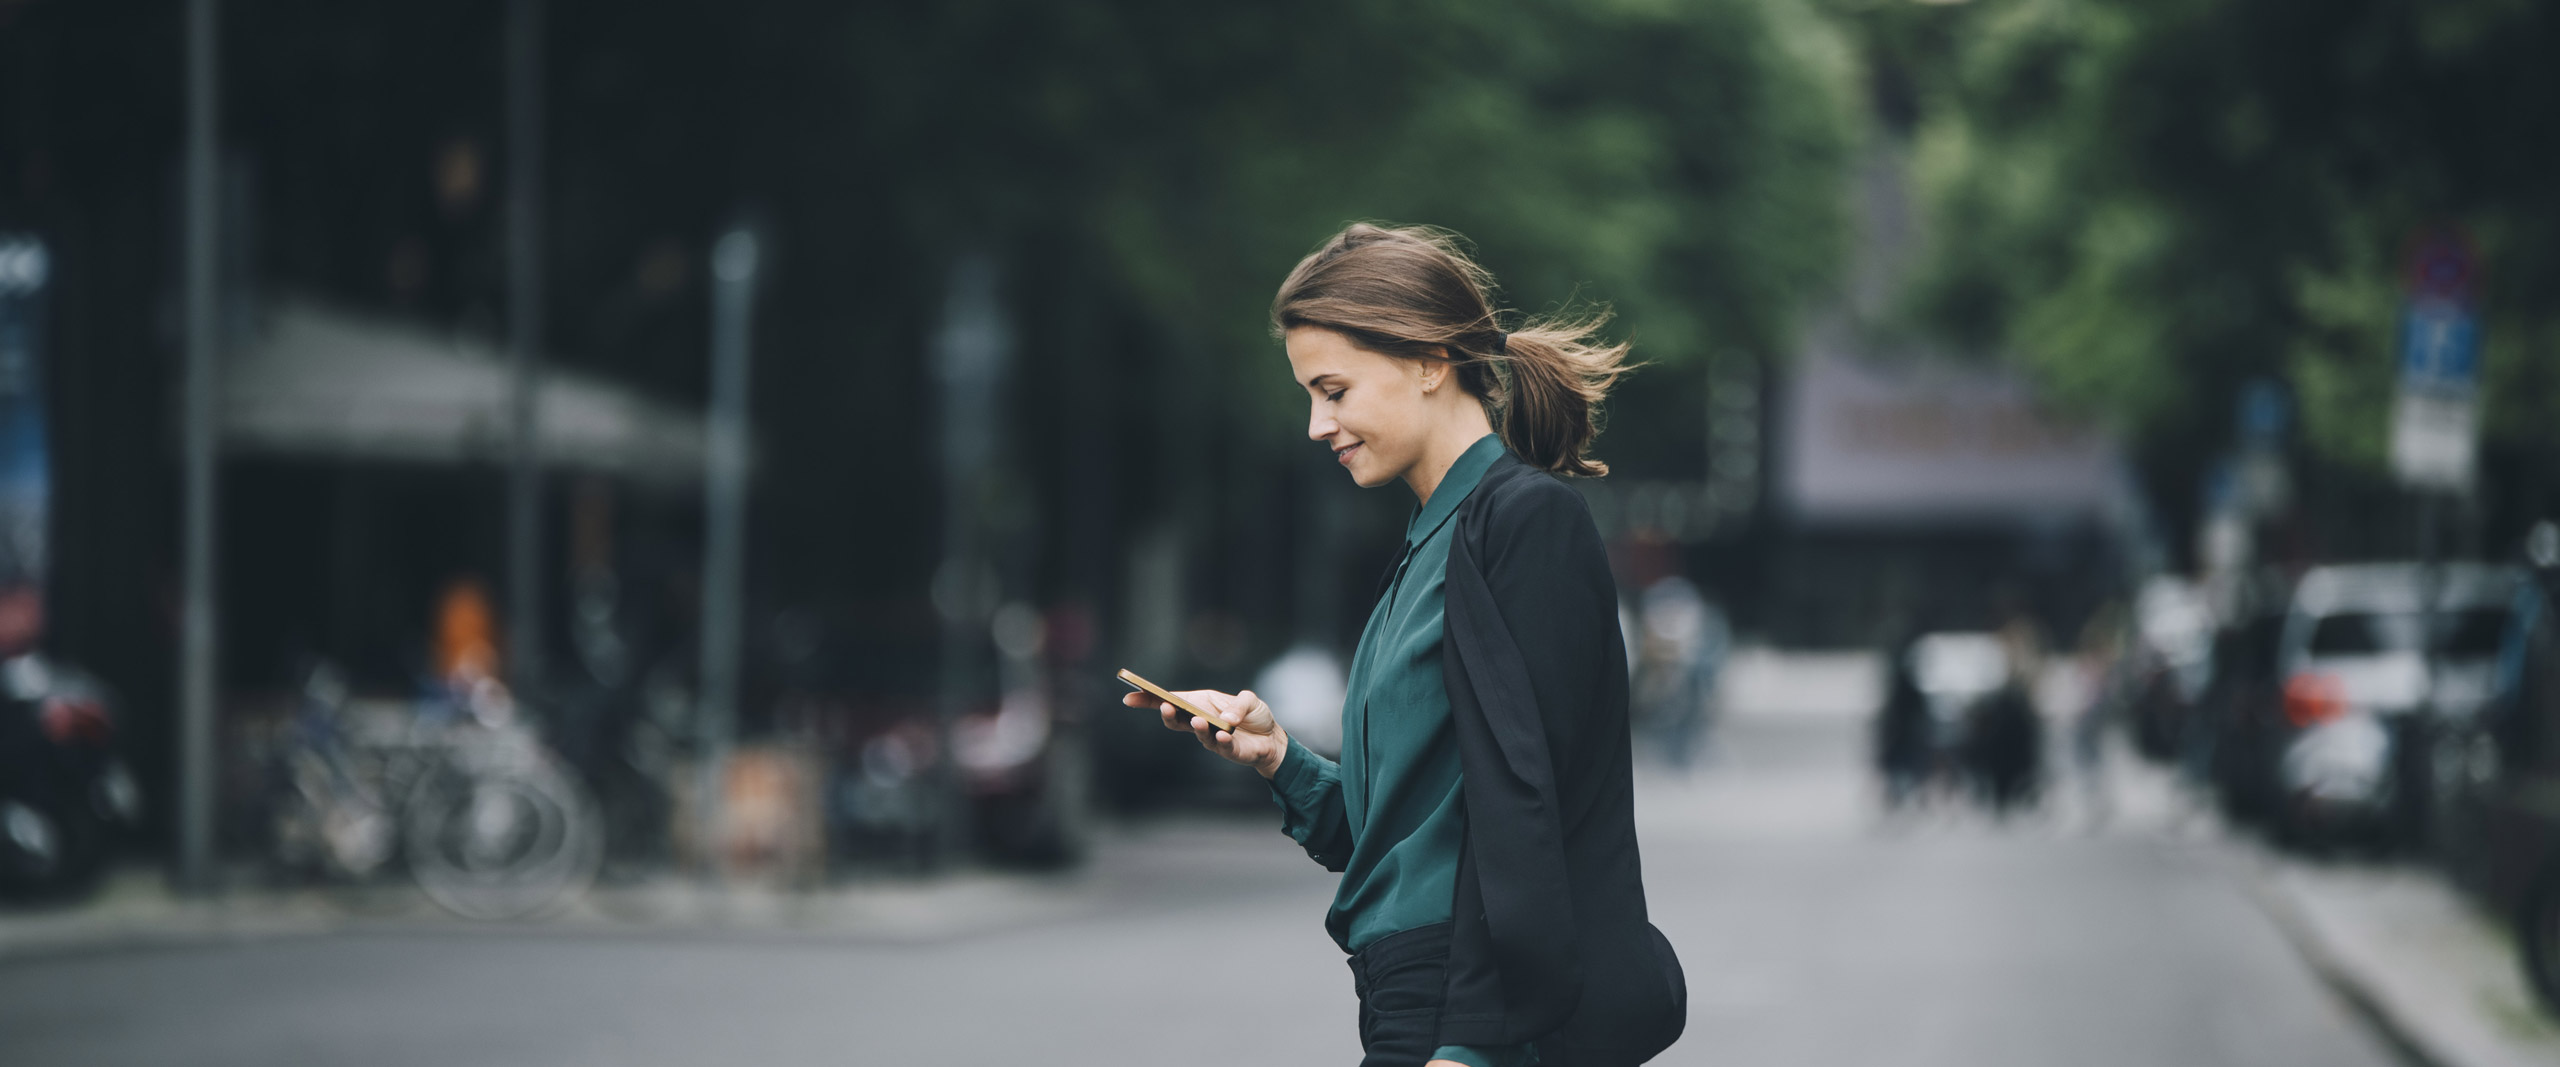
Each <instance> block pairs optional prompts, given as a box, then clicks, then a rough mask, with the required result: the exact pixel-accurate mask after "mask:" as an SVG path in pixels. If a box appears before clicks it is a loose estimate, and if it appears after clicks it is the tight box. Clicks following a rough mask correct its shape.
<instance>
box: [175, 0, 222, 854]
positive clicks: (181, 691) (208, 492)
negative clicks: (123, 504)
mask: <svg viewBox="0 0 2560 1067" xmlns="http://www.w3.org/2000/svg"><path fill="white" fill-rule="evenodd" d="M214 15H215V8H214V0H188V2H187V170H186V175H187V177H186V223H185V225H186V385H185V399H184V403H185V408H184V411H185V425H184V427H183V430H182V432H183V433H184V435H185V460H184V471H185V477H186V518H185V524H186V525H185V533H184V548H183V550H182V551H183V553H184V559H183V567H184V571H185V578H184V585H185V588H184V597H185V600H184V604H183V607H182V608H181V610H180V616H179V639H178V648H179V651H178V884H179V886H180V887H181V888H182V889H185V890H187V891H188V892H195V893H202V892H207V891H210V890H211V889H212V888H213V802H214V791H213V762H214V761H213V745H214V729H213V723H214V586H213V522H214V512H213V508H214V493H213V490H214V449H215V448H216V445H217V442H216V441H215V438H214V373H215V366H214V344H215V340H216V336H217V335H216V333H215V322H214V311H215V308H214V284H215V278H214V266H215V248H214V240H215V237H216V233H215V230H214V222H215V208H216V202H215V189H214V177H215V175H214V117H215V114H216V111H217V108H216V104H217V98H216V96H215V92H216V90H217V87H218V86H217V80H216V78H215V66H214V64H215V61H216V59H217V56H218V52H217V50H216V47H215V45H216V43H217V42H216V41H215V39H214V34H215V32H216V29H217V25H216V22H215V18H214Z"/></svg>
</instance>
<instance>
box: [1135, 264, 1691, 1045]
mask: <svg viewBox="0 0 2560 1067" xmlns="http://www.w3.org/2000/svg"><path fill="white" fill-rule="evenodd" d="M1491 288H1492V279H1491V278H1490V277H1489V276H1488V275H1487V274H1486V273H1485V271H1484V270H1483V268H1481V267H1478V266H1477V265H1476V264H1475V263H1474V262H1473V261H1471V260H1470V259H1468V258H1467V256H1466V255H1465V254H1463V253H1462V252H1460V251H1459V250H1458V248H1457V246H1456V244H1455V242H1454V241H1453V239H1452V238H1451V237H1450V236H1449V235H1447V234H1444V233H1441V232H1439V231H1434V230H1428V229H1419V228H1411V229H1408V228H1386V227H1379V226H1371V225H1367V224H1356V225H1353V226H1352V227H1350V228H1349V229H1346V230H1344V231H1343V232H1342V233H1340V234H1337V235H1336V236H1334V237H1333V238H1332V239H1331V240H1329V241H1327V242H1325V244H1324V245H1323V246H1322V247H1321V248H1319V249H1317V250H1316V252H1315V253H1314V254H1313V255H1310V256H1308V257H1307V258H1306V259H1304V260H1302V261H1300V262H1299V264H1298V266H1297V269H1296V270H1294V271H1292V272H1290V274H1289V278H1288V280H1287V281H1286V282H1284V283H1282V285H1281V287H1280V293H1279V296H1278V297H1277V298H1276V299H1275V300H1274V301H1273V303H1272V310H1271V320H1272V328H1273V330H1274V331H1275V332H1276V333H1278V334H1279V335H1280V338H1281V340H1282V342H1283V343H1284V345H1285V346H1286V348H1287V350H1288V356H1289V365H1290V368H1291V370H1292V371H1293V372H1294V376H1295V377H1296V379H1297V381H1298V384H1299V385H1300V386H1301V387H1303V388H1304V389H1305V390H1306V392H1307V397H1308V404H1309V406H1310V410H1311V413H1310V416H1309V419H1308V424H1307V436H1308V437H1310V438H1312V439H1314V440H1316V441H1319V442H1322V443H1324V444H1325V445H1326V446H1327V447H1329V448H1331V449H1332V450H1333V453H1334V457H1335V458H1336V460H1337V461H1339V462H1340V463H1341V464H1342V465H1343V467H1345V468H1346V469H1348V470H1349V471H1350V472H1351V478H1352V480H1353V481H1354V482H1357V483H1359V484H1360V485H1361V486H1363V487H1371V488H1374V487H1376V486H1381V485H1386V484H1389V483H1391V482H1402V483H1404V485H1405V486H1406V487H1407V488H1409V489H1411V490H1412V491H1413V494H1414V496H1415V498H1416V500H1417V502H1418V505H1419V506H1418V507H1417V508H1416V509H1415V512H1414V515H1413V517H1412V520H1411V521H1410V522H1409V523H1408V524H1407V526H1406V531H1405V544H1404V551H1403V552H1402V553H1401V554H1400V555H1399V557H1398V559H1397V561H1396V563H1395V565H1394V566H1393V567H1391V568H1390V569H1389V570H1388V572H1387V574H1386V575H1385V576H1384V578H1383V579H1382V580H1381V582H1380V586H1379V593H1378V602H1377V606H1376V607H1375V608H1374V609H1373V610H1372V611H1371V613H1370V616H1369V623H1368V626H1367V628H1366V629H1364V630H1363V631H1362V633H1361V636H1360V646H1359V649H1358V651H1357V653H1356V654H1355V655H1354V657H1353V659H1352V665H1351V678H1350V684H1349V693H1348V696H1347V697H1346V699H1345V700H1344V703H1343V709H1342V715H1343V735H1342V736H1343V744H1342V748H1343V756H1342V761H1341V762H1340V763H1339V764H1337V763H1335V762H1333V761H1331V760H1327V759H1325V758H1324V757H1322V756H1319V755H1317V754H1315V753H1314V752H1312V751H1309V750H1308V749H1307V747H1306V746H1304V745H1300V744H1296V743H1294V742H1292V741H1290V740H1289V736H1288V733H1287V732H1286V731H1285V730H1282V729H1281V728H1280V727H1279V725H1278V724H1277V723H1276V722H1274V721H1273V718H1272V714H1271V709H1270V708H1269V707H1268V706H1267V705H1265V704H1264V703H1263V702H1262V700H1261V699H1259V698H1257V697H1255V696H1254V695H1253V694H1252V693H1251V692H1242V693H1236V694H1233V695H1229V694H1226V693H1219V692H1214V691H1201V692H1194V693H1188V694H1184V695H1185V696H1187V697H1189V698H1190V699H1193V700H1205V701H1208V702H1209V703H1211V704H1213V705H1215V706H1216V707H1217V708H1219V709H1221V710H1222V711H1223V712H1224V714H1225V715H1226V716H1227V717H1228V719H1229V721H1231V722H1234V723H1235V724H1236V728H1235V730H1233V731H1232V732H1231V731H1227V730H1220V729H1216V728H1215V727H1213V726H1212V725H1211V724H1210V723H1208V722H1207V721H1205V720H1203V719H1199V718H1196V717H1192V716H1188V715H1182V716H1179V717H1177V714H1176V712H1175V710H1174V709H1173V708H1172V707H1171V706H1170V705H1166V704H1163V703H1161V702H1159V701H1156V700H1155V699H1154V698H1153V697H1150V696H1147V695H1146V694H1143V693H1133V694H1130V696H1129V697H1128V701H1127V702H1128V703H1129V704H1130V705H1131V706H1133V707H1146V706H1149V705H1150V704H1153V705H1155V706H1156V707H1157V711H1158V713H1159V714H1160V715H1161V716H1162V717H1163V720H1164V724H1165V726H1166V727H1167V728H1169V729H1175V730H1188V731H1190V732H1191V733H1192V734H1193V735H1194V736H1195V737H1197V738H1198V739H1199V741H1200V744H1201V745H1203V746H1205V747H1207V748H1208V749H1209V750H1210V751H1213V752H1216V753H1217V754H1218V755H1220V756H1223V757H1225V758H1227V759H1229V760H1233V761H1235V762H1237V763H1242V764H1245V765H1247V766H1250V767H1252V768H1254V769H1255V770H1256V771H1259V772H1261V774H1262V776H1263V777H1264V778H1267V779H1269V780H1270V782H1271V789H1272V795H1273V798H1274V799H1275V800H1276V801H1277V802H1278V803H1279V806H1280V809H1281V812H1282V824H1283V826H1284V827H1285V828H1286V829H1287V830H1288V832H1289V834H1290V836H1292V837H1294V838H1296V839H1297V841H1298V843H1299V844H1300V845H1302V846H1304V847H1305V848H1306V850H1307V854H1308V855H1309V856H1312V857H1314V858H1315V860H1316V862H1318V863H1321V864H1323V865H1324V866H1325V868H1326V869H1328V870H1333V871H1338V872H1341V873H1342V875H1343V878H1342V883H1341V887H1340V890H1339V891H1338V892H1337V893H1336V894H1335V896H1334V902H1333V907H1332V909H1331V911H1330V912H1329V913H1328V915H1327V916H1326V928H1327V929H1328V930H1329V931H1330V932H1331V933H1332V934H1333V937H1334V940H1335V941H1336V942H1337V943H1338V944H1340V945H1341V946H1342V948H1343V950H1344V951H1345V952H1348V953H1350V956H1351V959H1350V963H1351V970H1352V975H1353V979H1354V984H1355V986H1356V988H1357V989H1358V991H1359V994H1360V1041H1361V1045H1362V1047H1363V1048H1364V1049H1366V1050H1367V1053H1368V1055H1367V1057H1366V1059H1364V1060H1363V1061H1362V1062H1363V1064H1364V1067H1388V1065H1394V1067H1422V1065H1424V1064H1426V1063H1428V1064H1429V1065H1431V1067H1451V1065H1456V1064H1466V1065H1469V1067H1518V1065H1522V1064H1546V1065H1551V1067H1552V1065H1564V1067H1579V1065H1587V1064H1620V1063H1640V1062H1642V1061H1644V1060H1646V1059H1648V1058H1650V1057H1651V1056H1653V1055H1654V1054H1655V1053H1657V1052H1659V1051H1661V1050H1662V1049H1663V1048H1664V1047H1667V1046H1668V1045H1669V1044H1670V1043H1671V1041H1672V1040H1673V1039H1674V1038H1676V1037H1677V1036H1678V1035H1679V1031H1680V1028H1681V1025H1682V1023H1683V1021H1684V1019H1685V1014H1686V992H1685V989H1684V987H1683V985H1682V982H1681V976H1680V968H1679V963H1678V961H1677V959H1675V958H1674V957H1673V955H1672V953H1671V946H1670V945H1669V944H1668V943H1667V942H1665V941H1664V940H1663V939H1662V936H1661V934H1660V933H1659V932H1658V931H1656V930H1654V929H1653V927H1652V925H1651V924H1650V923H1648V922H1647V921H1646V916H1645V902H1644V888H1643V885H1642V884H1641V881H1640V879H1639V871H1638V862H1637V857H1636V841H1635V820H1634V807H1633V801H1632V798H1631V795H1630V792H1629V786H1630V782H1629V773H1630V771H1629V763H1630V755H1629V742H1628V733H1627V673H1626V649H1625V648H1624V646H1623V644H1622V641H1621V638H1620V636H1619V632H1618V624H1617V612H1618V607H1617V590H1616V586H1615V583H1614V582H1613V581H1612V580H1611V578H1610V573H1609V566H1608V560H1607V558H1606V555H1605V553H1604V551H1603V549H1602V547H1601V543H1600V537H1599V533H1598V531H1597V530H1596V529H1595V528H1594V527H1593V526H1592V523H1591V517H1590V513H1589V511H1588V510H1587V509H1586V508H1585V507H1584V505H1583V503H1582V497H1581V495H1580V494H1578V493H1576V492H1574V491H1573V489H1572V488H1571V487H1569V486H1567V485H1565V484H1564V482H1562V481H1561V480H1559V479H1557V478H1556V477H1554V475H1556V474H1568V475H1598V474H1604V473H1606V472H1607V470H1608V468H1607V467H1605V466H1603V465H1602V464H1600V463H1598V462H1597V461H1594V460H1592V459H1590V458H1589V457H1588V456H1586V455H1585V452H1586V450H1587V449H1588V448H1589V446H1590V443H1591V438H1592V437H1593V435H1594V434H1595V433H1596V432H1597V426H1596V422H1595V412H1596V409H1597V407H1598V405H1599V402H1600V400H1601V398H1602V397H1603V396H1604V395H1605V394H1606V392H1607V390H1608V388H1609V386H1610V384H1611V383H1613V382H1614V381H1615V380H1616V379H1617V377H1618V375H1619V374H1621V373H1623V372H1624V370H1625V369H1626V364H1625V357H1626V347H1625V346H1624V345H1603V344H1599V343H1596V342H1594V341H1593V340H1591V334H1592V332H1593V330H1594V328H1595V327H1596V326H1598V324H1599V323H1598V321H1597V320H1596V318H1595V319H1593V320H1590V321H1563V320H1557V321H1544V322H1540V321H1532V322H1528V323H1525V324H1522V325H1521V326H1520V327H1519V328H1517V329H1515V330H1513V331H1511V332H1509V333H1505V332H1503V330H1502V329H1501V327H1500V325H1499V324H1498V322H1497V318H1496V310H1495V308H1494V306H1493V304H1492V298H1491V295H1490V290H1491ZM1497 427H1499V432H1497V429H1496V428H1497Z"/></svg>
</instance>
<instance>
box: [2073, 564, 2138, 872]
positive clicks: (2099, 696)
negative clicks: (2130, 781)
mask: <svg viewBox="0 0 2560 1067" xmlns="http://www.w3.org/2000/svg"><path fill="white" fill-rule="evenodd" d="M2125 619H2126V615H2125V608H2124V605H2123V604H2122V603H2120V602H2117V601H2113V600H2110V601H2108V602H2107V603H2106V604H2105V605H2103V606H2101V607H2100V608H2099V609H2098V610H2097V611H2096V612H2095V613H2093V614H2091V615H2090V616H2089V621H2088V622H2087V623H2086V624H2084V625H2082V626H2081V628H2080V647H2079V651H2078V653H2077V654H2076V655H2075V656H2074V657H2073V659H2072V669H2073V670H2074V671H2075V672H2077V673H2078V675H2079V682H2080V685H2079V687H2078V688H2079V697H2080V706H2079V708H2078V709H2077V714H2075V715H2074V716H2073V717H2072V720H2071V766H2072V776H2073V777H2074V778H2077V779H2078V780H2079V782H2080V799H2081V805H2082V808H2083V810H2084V811H2086V813H2087V816H2088V823H2089V825H2091V826H2093V827H2094V826H2100V825H2104V824H2105V823H2106V821H2107V819H2108V818H2109V817H2110V816H2111V815H2113V814H2114V811H2115V804H2114V798H2113V796H2112V794H2110V793H2109V791H2108V789H2107V776H2106V758H2107V752H2106V741H2107V725H2108V724H2109V723H2110V722H2112V721H2113V720H2114V719H2115V718H2116V717H2117V709H2118V708H2119V707H2121V706H2122V704H2123V703H2124V700H2125V697H2126V696H2127V694H2128V693H2129V692H2130V691H2131V689H2132V687H2133V683H2134V680H2133V678H2131V677H2130V673H2131V671H2132V670H2133V667H2134V659H2133V657H2132V656H2130V655H2127V654H2126V653H2127V651H2128V648H2127V645H2128V632H2129V631H2128V628H2127V625H2126V622H2125Z"/></svg>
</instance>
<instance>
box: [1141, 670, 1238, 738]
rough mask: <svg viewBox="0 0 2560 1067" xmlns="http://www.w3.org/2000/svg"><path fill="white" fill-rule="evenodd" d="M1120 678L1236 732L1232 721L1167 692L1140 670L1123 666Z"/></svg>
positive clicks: (1175, 705)
mask: <svg viewBox="0 0 2560 1067" xmlns="http://www.w3.org/2000/svg"><path fill="white" fill-rule="evenodd" d="M1120 680H1121V681H1124V682H1127V683H1129V684H1130V685H1133V686H1136V687H1138V688H1140V689H1143V690H1146V691H1147V692H1149V693H1153V694H1155V696H1156V699H1158V700H1161V701H1164V702H1165V703H1167V704H1171V705H1173V706H1174V707H1177V708H1181V709H1182V710H1184V711H1187V712H1190V713H1191V714H1193V715H1197V716H1199V717H1201V718H1203V719H1207V720H1209V725H1211V726H1215V727H1217V728H1218V729H1221V730H1225V731H1227V732H1228V733H1234V732H1235V729H1236V724H1234V723H1231V722H1228V721H1227V720H1226V719H1224V718H1221V717H1219V716H1218V715H1215V714H1213V713H1211V712H1209V711H1208V710H1207V709H1205V708H1202V707H1201V706H1200V705H1198V704H1194V703H1192V702H1190V701H1188V700H1184V699H1182V698H1181V697H1178V696H1175V695H1173V694H1171V693H1168V692H1165V690H1164V687H1163V686H1160V685H1157V684H1155V683H1154V682H1150V681H1148V680H1146V679H1144V678H1140V677H1138V672H1136V671H1133V670H1130V669H1129V668H1127V667H1122V668H1120Z"/></svg>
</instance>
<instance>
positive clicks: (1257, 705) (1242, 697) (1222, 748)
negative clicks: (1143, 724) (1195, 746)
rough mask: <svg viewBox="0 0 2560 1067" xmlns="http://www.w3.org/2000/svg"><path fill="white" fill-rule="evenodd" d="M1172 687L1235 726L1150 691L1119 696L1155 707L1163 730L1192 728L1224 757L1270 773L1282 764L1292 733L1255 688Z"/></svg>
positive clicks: (1266, 774) (1203, 743) (1123, 700)
mask: <svg viewBox="0 0 2560 1067" xmlns="http://www.w3.org/2000/svg"><path fill="white" fill-rule="evenodd" d="M1170 692H1171V695H1173V696H1176V697H1179V698H1181V699H1182V700H1184V701H1186V702H1188V703H1190V704H1192V705H1193V706H1195V707H1198V708H1200V709H1201V710H1204V711H1208V712H1210V713H1212V714H1214V715H1216V716H1217V717H1218V718H1220V719H1224V720H1226V722H1227V723H1228V724H1230V725H1232V727H1233V729H1227V728H1223V727H1221V726H1220V725H1219V724H1218V723H1215V722H1211V721H1209V720H1208V719H1207V718H1205V717H1202V716H1198V715H1193V714H1191V713H1189V712H1187V711H1184V710H1183V709H1181V708H1179V707H1176V706H1174V705H1173V704H1172V703H1171V702H1169V701H1166V700H1163V699H1161V698H1159V697H1157V696H1155V695H1154V694H1152V693H1146V692H1136V693H1129V694H1126V695H1124V696H1123V697H1122V698H1121V703H1123V704H1127V705H1128V706H1130V707H1133V708H1153V709H1154V710H1155V712H1156V718H1157V720H1158V721H1160V722H1162V723H1163V724H1164V728H1165V729H1168V730H1181V731H1184V732H1186V733H1189V734H1191V735H1192V737H1193V738H1195V739H1197V740H1198V741H1199V742H1200V747H1202V748H1205V749H1208V750H1209V751H1211V752H1215V753H1217V754H1218V755H1219V757H1220V758H1223V759H1226V760H1229V761H1231V762H1235V763H1241V764H1244V765H1245V766H1248V767H1251V768H1253V769H1254V770H1256V771H1259V772H1261V773H1262V775H1263V776H1264V777H1266V778H1267V777H1270V776H1271V774H1272V773H1273V772H1275V771H1277V770H1279V769H1280V760H1281V758H1282V757H1283V756H1286V755H1287V754H1288V751H1289V735H1288V732H1287V731H1285V730H1282V729H1281V728H1280V723H1279V721H1278V720H1276V719H1274V718H1273V717H1272V715H1271V705H1269V704H1266V703H1264V702H1263V700H1262V698H1261V697H1258V696H1255V695H1253V691H1252V690H1246V691H1244V692H1241V693H1232V694H1230V693H1221V692H1218V691H1217V690H1214V689H1190V690H1176V691H1170Z"/></svg>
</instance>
